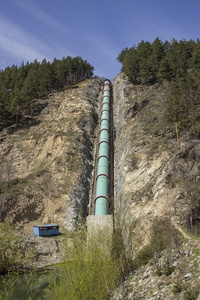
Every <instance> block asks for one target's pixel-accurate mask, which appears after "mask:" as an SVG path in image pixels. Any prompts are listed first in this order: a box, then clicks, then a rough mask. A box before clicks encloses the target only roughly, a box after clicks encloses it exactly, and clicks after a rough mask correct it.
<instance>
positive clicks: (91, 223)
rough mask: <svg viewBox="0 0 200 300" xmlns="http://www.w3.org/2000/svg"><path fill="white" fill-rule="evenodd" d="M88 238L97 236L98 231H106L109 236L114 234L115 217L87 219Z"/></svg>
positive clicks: (92, 217) (105, 216) (92, 216)
mask: <svg viewBox="0 0 200 300" xmlns="http://www.w3.org/2000/svg"><path fill="white" fill-rule="evenodd" d="M87 230H88V236H92V235H93V234H96V233H97V232H98V230H103V231H104V230H105V231H106V234H107V235H111V236H112V234H113V215H104V216H95V215H90V216H88V217H87Z"/></svg>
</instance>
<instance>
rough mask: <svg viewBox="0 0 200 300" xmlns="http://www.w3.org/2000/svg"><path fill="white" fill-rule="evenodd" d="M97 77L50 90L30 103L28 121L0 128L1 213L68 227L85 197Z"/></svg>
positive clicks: (28, 224)
mask: <svg viewBox="0 0 200 300" xmlns="http://www.w3.org/2000/svg"><path fill="white" fill-rule="evenodd" d="M98 93H99V82H98V80H95V79H94V80H88V81H86V82H83V83H80V84H78V85H76V86H73V87H71V88H68V89H66V90H64V91H62V92H59V93H52V94H50V95H49V96H48V98H46V99H41V100H40V101H37V103H35V104H33V107H32V115H33V117H32V119H31V124H30V125H27V127H26V128H24V127H23V128H15V127H10V128H7V129H6V130H4V131H3V132H2V133H1V136H0V141H1V148H0V182H1V191H0V192H1V194H0V205H1V218H2V219H5V218H7V219H8V220H10V221H12V222H13V223H14V224H16V225H17V227H18V228H24V229H25V230H31V231H32V225H33V224H38V223H42V224H45V223H58V224H59V225H60V226H61V227H65V228H68V229H70V228H71V227H72V226H73V223H74V222H75V220H76V219H77V216H78V214H79V213H80V211H81V210H83V211H86V209H87V204H88V201H89V191H90V181H91V173H92V168H93V166H92V155H93V143H94V138H95V134H94V133H95V128H96V124H97V120H98V117H97V111H96V110H97V103H98V99H97V98H98Z"/></svg>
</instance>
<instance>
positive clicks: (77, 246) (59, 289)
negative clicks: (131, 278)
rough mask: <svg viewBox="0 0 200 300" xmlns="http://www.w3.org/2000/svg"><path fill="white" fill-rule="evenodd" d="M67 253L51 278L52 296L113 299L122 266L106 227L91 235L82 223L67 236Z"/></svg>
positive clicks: (74, 299) (65, 248)
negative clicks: (88, 234) (114, 252)
mask: <svg viewBox="0 0 200 300" xmlns="http://www.w3.org/2000/svg"><path fill="white" fill-rule="evenodd" d="M64 255H65V257H66V259H65V261H64V262H63V263H62V264H60V265H59V266H58V267H57V268H56V276H54V277H53V278H51V283H50V297H51V299H56V300H61V299H73V300H76V299H77V300H80V299H82V300H84V299H98V300H99V299H102V300H103V299H109V295H110V293H111V291H112V290H113V289H114V288H115V287H116V286H117V285H118V283H119V281H120V268H119V264H118V262H119V261H116V259H114V257H113V255H112V247H111V241H110V235H108V236H107V232H105V230H99V231H98V233H97V235H96V236H95V237H94V236H93V237H90V239H88V237H87V231H86V227H85V226H81V227H80V228H79V230H78V231H77V232H74V233H73V234H69V235H68V236H67V238H66V241H65V247H64Z"/></svg>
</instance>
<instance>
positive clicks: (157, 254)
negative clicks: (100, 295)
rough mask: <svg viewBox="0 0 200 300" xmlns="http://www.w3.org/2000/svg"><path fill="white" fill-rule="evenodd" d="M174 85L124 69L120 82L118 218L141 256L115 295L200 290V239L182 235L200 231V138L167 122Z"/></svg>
mask: <svg viewBox="0 0 200 300" xmlns="http://www.w3.org/2000/svg"><path fill="white" fill-rule="evenodd" d="M168 90H169V86H168V85H167V84H164V85H156V84H155V85H151V86H144V85H143V86H141V85H139V86H138V85H134V84H132V83H130V81H129V80H128V78H127V77H126V76H125V75H124V74H123V73H121V74H119V75H118V76H117V77H116V78H115V80H114V82H113V100H114V123H115V202H114V206H115V224H116V226H117V225H118V228H120V230H121V232H122V236H123V241H124V245H125V246H124V247H125V252H126V253H127V256H128V257H130V258H131V259H133V258H134V262H133V265H132V267H131V268H130V275H129V276H128V279H127V281H125V282H124V283H123V285H122V286H121V287H120V288H119V289H118V291H117V292H116V293H115V294H114V295H113V297H112V299H113V300H114V299H115V300H116V299H197V298H198V295H199V293H200V286H199V275H200V269H199V262H200V240H199V238H197V239H196V240H195V239H194V236H193V238H189V236H188V233H187V234H184V236H182V235H181V234H178V232H180V231H181V232H183V231H182V229H181V227H182V226H184V227H185V228H187V229H188V230H189V231H190V232H193V233H196V234H197V235H199V170H200V157H199V153H200V152H199V150H200V141H199V136H198V135H194V134H193V129H192V128H190V129H188V130H185V131H182V132H181V134H180V147H179V145H178V143H177V140H176V129H175V125H174V124H173V125H174V126H169V124H168V123H166V121H165V108H166V97H167V93H168ZM197 126H198V124H197ZM194 131H195V130H194ZM176 228H177V229H179V231H178V232H177V231H176ZM133 273H134V274H133Z"/></svg>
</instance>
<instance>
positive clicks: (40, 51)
mask: <svg viewBox="0 0 200 300" xmlns="http://www.w3.org/2000/svg"><path fill="white" fill-rule="evenodd" d="M0 48H1V49H2V50H3V51H4V52H5V51H6V52H8V53H10V54H11V55H12V56H14V57H15V58H17V59H21V60H31V61H32V60H34V59H35V58H37V59H38V60H41V59H43V58H44V57H46V55H45V54H47V53H49V49H48V47H47V46H46V45H44V44H43V43H42V41H40V40H38V39H36V38H35V37H34V36H32V35H31V34H28V33H26V31H25V30H23V29H22V28H20V27H18V26H16V25H15V24H13V23H12V22H11V21H10V20H8V19H5V18H3V16H0ZM46 58H47V59H48V57H46Z"/></svg>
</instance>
